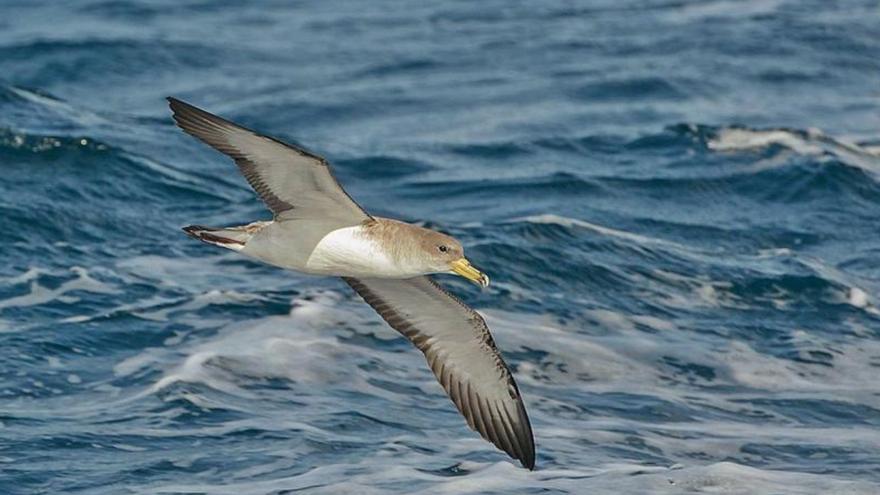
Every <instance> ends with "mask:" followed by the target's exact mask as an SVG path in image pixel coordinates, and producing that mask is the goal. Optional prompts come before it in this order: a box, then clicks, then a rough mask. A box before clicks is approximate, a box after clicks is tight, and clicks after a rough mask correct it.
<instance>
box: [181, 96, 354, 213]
mask: <svg viewBox="0 0 880 495" xmlns="http://www.w3.org/2000/svg"><path fill="white" fill-rule="evenodd" d="M168 102H169V103H170V106H171V110H172V111H173V112H174V120H175V121H176V122H177V125H178V126H180V128H181V129H183V130H184V131H186V132H187V133H189V134H191V135H193V136H195V137H197V138H199V139H200V140H202V141H204V142H205V143H207V144H209V145H211V146H212V147H214V148H215V149H217V150H218V151H221V152H223V153H225V154H227V155H229V156H230V157H232V159H233V160H235V163H236V164H237V165H238V168H239V169H241V173H242V174H243V175H244V177H245V178H246V179H247V181H248V182H249V183H250V185H251V187H253V188H254V190H256V191H257V194H259V195H260V198H261V199H262V200H263V201H264V202H265V203H266V206H268V207H269V209H270V210H272V213H274V214H275V217H276V220H279V221H284V220H291V219H328V220H329V219H333V220H337V221H341V222H342V223H344V224H349V225H357V224H359V223H360V222H363V221H364V220H368V219H370V216H369V215H368V214H367V213H365V212H364V210H362V209H361V207H360V206H358V205H357V203H355V202H354V200H353V199H351V197H350V196H349V195H348V194H347V193H346V192H345V191H344V190H343V189H342V186H340V185H339V183H338V182H337V181H336V179H335V178H334V177H333V174H332V172H331V171H330V166H329V165H328V164H327V161H326V160H324V159H323V158H321V157H320V156H316V155H313V154H311V153H309V152H308V151H306V150H303V149H301V148H298V147H296V146H293V145H290V144H287V143H283V142H281V141H279V140H277V139H274V138H270V137H267V136H263V135H260V134H257V133H256V132H254V131H251V130H250V129H247V128H244V127H242V126H240V125H237V124H234V123H232V122H230V121H228V120H225V119H222V118H220V117H218V116H216V115H213V114H211V113H208V112H206V111H204V110H202V109H200V108H196V107H194V106H192V105H190V104H188V103H184V102H182V101H180V100H178V99H176V98H168Z"/></svg>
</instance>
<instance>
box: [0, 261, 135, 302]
mask: <svg viewBox="0 0 880 495" xmlns="http://www.w3.org/2000/svg"><path fill="white" fill-rule="evenodd" d="M70 271H71V272H73V273H74V275H76V278H74V279H72V280H68V281H66V282H64V283H62V284H61V285H59V286H58V287H57V288H55V289H49V288H47V287H44V286H42V285H40V283H39V282H38V281H37V280H36V279H37V277H39V275H40V274H41V273H45V272H43V271H41V270H39V269H32V270H28V271H27V272H25V273H24V274H22V275H21V276H19V277H15V278H14V279H13V280H15V282H14V283H23V282H28V281H29V282H30V291H29V292H28V293H27V294H23V295H21V296H16V297H10V298H9V299H5V300H3V301H0V309H2V308H10V307H26V306H36V305H39V304H46V303H48V302H52V301H60V302H63V303H66V304H70V303H74V302H77V301H78V300H79V298H77V297H74V296H69V295H67V294H68V293H70V292H74V291H84V292H91V293H95V294H117V293H119V289H117V288H115V287H113V286H111V285H108V284H105V283H104V282H100V281H98V280H95V279H94V278H92V277H91V276H90V275H89V272H88V270H86V269H85V268H82V267H78V266H74V267H72V268H71V269H70Z"/></svg>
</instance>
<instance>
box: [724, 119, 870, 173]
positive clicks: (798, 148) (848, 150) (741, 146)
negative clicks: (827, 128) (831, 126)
mask: <svg viewBox="0 0 880 495" xmlns="http://www.w3.org/2000/svg"><path fill="white" fill-rule="evenodd" d="M771 145H777V146H782V147H785V148H788V149H790V150H792V151H793V152H795V153H797V154H800V155H810V156H815V157H820V158H821V157H824V156H826V155H833V156H838V157H840V158H841V159H842V160H843V161H844V162H846V163H847V164H850V165H852V166H854V167H858V168H860V169H862V170H864V171H866V172H870V173H872V174H875V175H876V174H880V156H878V154H877V153H876V152H875V151H874V150H873V149H871V148H869V147H864V146H860V145H858V144H856V143H851V142H848V141H846V140H844V139H840V138H835V137H831V136H829V135H827V134H825V133H823V132H822V131H820V130H818V129H809V130H807V131H806V132H798V131H792V130H787V129H747V128H740V127H729V128H723V129H720V130H719V131H718V133H717V135H716V136H715V137H713V138H712V139H710V140H709V142H708V143H707V146H708V147H709V149H711V150H714V151H722V152H725V151H742V150H753V149H760V148H766V147H767V146H771ZM783 163H785V162H784V161H775V162H774V161H771V162H766V161H765V162H761V163H758V164H756V166H755V167H754V169H756V170H759V169H765V168H773V166H774V164H775V165H781V164H783Z"/></svg>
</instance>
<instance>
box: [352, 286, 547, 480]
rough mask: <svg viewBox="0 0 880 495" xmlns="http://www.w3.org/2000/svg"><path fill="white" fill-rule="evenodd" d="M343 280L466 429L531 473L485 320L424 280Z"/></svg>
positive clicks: (517, 407)
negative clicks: (442, 393) (402, 342)
mask: <svg viewBox="0 0 880 495" xmlns="http://www.w3.org/2000/svg"><path fill="white" fill-rule="evenodd" d="M344 280H345V281H346V282H347V283H348V284H349V285H350V286H351V287H352V288H353V289H354V290H355V291H356V292H357V293H358V294H360V295H361V297H363V299H364V300H365V301H366V302H367V303H368V304H369V305H370V306H372V307H373V309H375V310H376V312H377V313H379V315H380V316H382V318H383V319H385V321H386V322H388V324H389V325H391V327H392V328H394V329H395V330H397V331H399V332H400V333H401V334H403V335H404V336H405V337H406V338H408V339H409V340H410V341H411V342H412V343H413V344H414V345H415V346H416V347H417V348H418V349H419V350H420V351H422V353H424V355H425V358H426V359H427V361H428V366H429V367H430V368H431V371H432V372H434V375H435V376H436V377H437V381H439V382H440V385H442V386H443V388H444V389H445V390H446V393H447V394H448V395H449V397H450V398H451V399H452V402H453V403H454V404H455V406H456V407H457V408H458V410H459V412H461V414H462V416H464V418H465V421H467V424H468V426H470V427H471V428H472V429H474V430H476V431H477V432H478V433H479V434H480V435H481V436H482V437H483V438H485V439H486V440H488V441H490V442H492V443H493V444H495V446H497V447H498V448H499V449H501V450H503V451H504V452H506V453H507V454H508V455H510V456H511V457H513V458H514V459H517V460H519V461H520V463H522V465H523V466H525V467H527V468H529V469H534V467H535V443H534V439H533V437H532V427H531V424H530V423H529V418H528V415H527V414H526V409H525V406H524V405H523V401H522V397H521V396H520V394H519V389H518V388H517V386H516V382H515V381H514V379H513V375H512V374H511V373H510V369H509V368H508V367H507V365H506V364H505V363H504V359H503V358H502V357H501V354H500V353H499V352H498V349H497V348H496V347H495V343H494V341H493V340H492V336H491V335H490V333H489V328H488V327H487V326H486V322H485V320H483V318H482V317H481V316H480V315H479V314H477V312H476V311H474V310H473V309H471V308H470V307H468V306H467V305H466V304H464V303H463V302H461V301H460V300H459V299H457V298H456V297H455V296H453V295H452V294H450V293H448V292H446V291H445V290H444V289H443V288H442V287H440V286H439V285H437V283H436V282H434V281H433V280H431V279H430V278H428V277H416V278H412V279H407V280H390V279H356V278H344Z"/></svg>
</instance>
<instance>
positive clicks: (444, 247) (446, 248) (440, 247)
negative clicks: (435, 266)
mask: <svg viewBox="0 0 880 495" xmlns="http://www.w3.org/2000/svg"><path fill="white" fill-rule="evenodd" d="M437 249H439V250H440V252H441V253H445V252H446V251H449V248H448V247H446V246H444V245H443V244H441V245H439V246H437Z"/></svg>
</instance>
